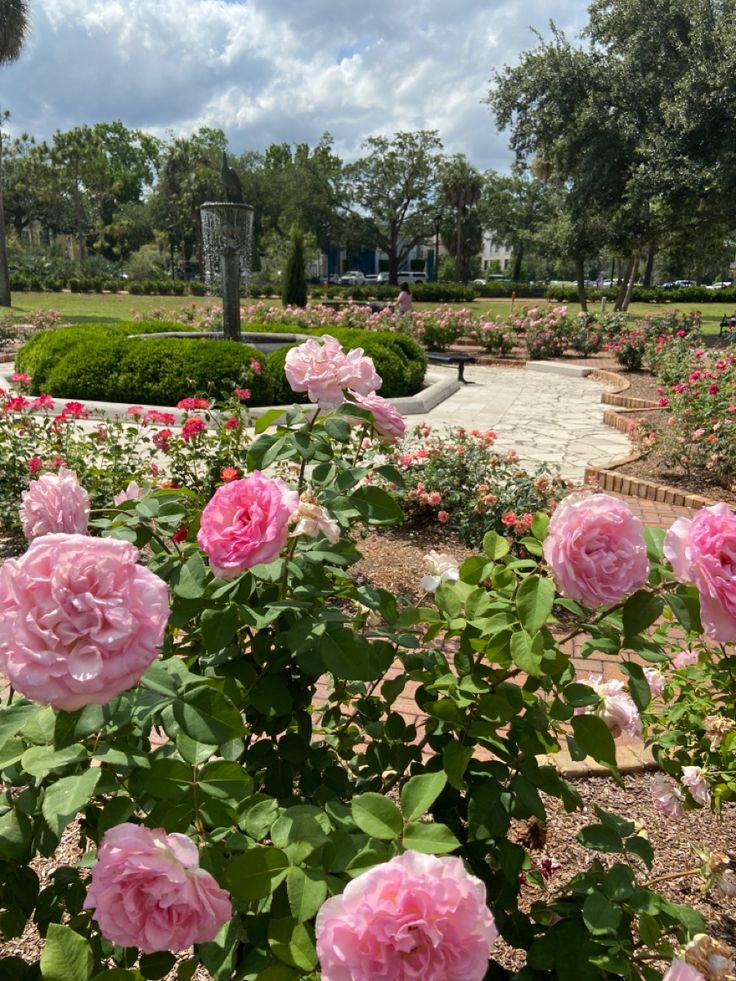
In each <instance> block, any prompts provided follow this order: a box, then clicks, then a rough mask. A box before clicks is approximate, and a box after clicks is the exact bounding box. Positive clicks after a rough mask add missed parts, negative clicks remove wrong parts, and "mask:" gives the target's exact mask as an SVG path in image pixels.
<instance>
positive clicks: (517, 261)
mask: <svg viewBox="0 0 736 981" xmlns="http://www.w3.org/2000/svg"><path fill="white" fill-rule="evenodd" d="M523 258H524V246H523V245H522V246H520V247H519V250H518V251H517V253H516V255H515V256H514V271H513V272H512V274H511V276H512V278H513V280H514V282H515V283H518V281H519V279H520V278H521V260H522V259H523Z"/></svg>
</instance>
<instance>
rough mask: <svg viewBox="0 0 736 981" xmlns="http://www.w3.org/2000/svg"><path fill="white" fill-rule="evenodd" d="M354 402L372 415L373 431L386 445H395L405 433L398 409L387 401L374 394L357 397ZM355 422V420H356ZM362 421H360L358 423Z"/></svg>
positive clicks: (403, 420) (402, 418)
mask: <svg viewBox="0 0 736 981" xmlns="http://www.w3.org/2000/svg"><path fill="white" fill-rule="evenodd" d="M353 394H354V396H355V401H356V403H357V404H358V405H360V406H362V407H363V408H364V409H368V411H369V412H371V413H372V414H373V429H374V430H375V431H376V432H377V433H378V435H379V436H381V437H382V438H383V439H385V440H386V442H388V443H395V442H396V440H397V439H401V438H402V437H403V436H404V434H405V432H406V420H405V419H404V417H403V416H402V415H401V413H400V412H399V410H398V409H395V408H394V407H393V405H391V403H390V402H389V400H388V399H385V398H383V397H382V396H380V395H376V393H375V392H370V393H369V394H368V395H357V394H355V393H353ZM356 421H357V420H356ZM362 421H363V420H362V419H361V420H360V422H362Z"/></svg>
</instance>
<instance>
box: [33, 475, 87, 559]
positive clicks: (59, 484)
mask: <svg viewBox="0 0 736 981" xmlns="http://www.w3.org/2000/svg"><path fill="white" fill-rule="evenodd" d="M20 520H21V524H22V526H23V534H24V535H25V536H26V538H27V539H28V541H29V542H31V541H33V539H34V538H39V537H40V536H41V535H48V534H51V533H54V532H61V531H63V532H67V533H69V534H71V533H73V532H77V533H79V534H80V535H83V534H84V533H85V532H86V531H87V524H88V522H89V494H88V493H87V491H86V490H85V489H84V487H82V486H81V484H80V483H79V481H78V480H77V475H76V474H75V473H74V471H72V470H67V469H66V467H61V468H60V469H59V472H58V473H47V474H44V475H43V477H39V478H38V480H32V481H31V483H30V485H29V487H28V490H26V491H23V493H22V494H21V505H20Z"/></svg>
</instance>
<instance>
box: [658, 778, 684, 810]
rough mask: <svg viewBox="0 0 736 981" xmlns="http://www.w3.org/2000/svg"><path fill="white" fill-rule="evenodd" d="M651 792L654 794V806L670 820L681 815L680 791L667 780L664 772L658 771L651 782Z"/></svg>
mask: <svg viewBox="0 0 736 981" xmlns="http://www.w3.org/2000/svg"><path fill="white" fill-rule="evenodd" d="M652 793H653V794H654V806H655V807H656V809H657V810H658V811H661V812H662V813H663V814H666V815H667V817H668V818H670V820H671V821H678V820H679V819H680V818H681V817H682V793H681V791H680V788H679V787H676V786H675V785H674V783H672V781H671V780H668V779H667V777H666V776H665V775H664V773H658V774H657V775H656V776H655V778H654V781H653V783H652Z"/></svg>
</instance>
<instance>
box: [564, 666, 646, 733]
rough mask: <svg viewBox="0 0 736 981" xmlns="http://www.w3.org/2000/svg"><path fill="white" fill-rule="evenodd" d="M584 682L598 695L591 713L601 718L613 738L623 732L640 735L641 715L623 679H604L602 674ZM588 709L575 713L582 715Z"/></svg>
mask: <svg viewBox="0 0 736 981" xmlns="http://www.w3.org/2000/svg"><path fill="white" fill-rule="evenodd" d="M584 684H586V685H588V686H589V687H590V688H592V689H593V691H594V692H596V693H597V694H598V695H599V696H600V699H601V700H600V702H599V703H598V705H597V706H596V707H595V708H594V709H593V713H594V714H595V715H597V716H599V718H601V719H603V721H604V722H605V723H606V725H607V726H608V728H609V729H610V730H611V735H612V736H613V738H614V739H618V738H619V736H623V735H624V734H625V735H627V736H640V735H641V717H640V716H639V710H638V709H637V707H636V704H635V702H634V699H633V698H632V697H631V695H629V693H628V692H627V691H626V686H625V685H624V683H623V681H618V680H616V679H615V678H614V679H611V680H610V681H604V680H603V677H602V675H591V676H590V677H589V678H586V679H585V681H584ZM588 711H589V710H588V709H585V708H581V709H577V710H576V714H577V715H583V714H585V713H586V712H588Z"/></svg>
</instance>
